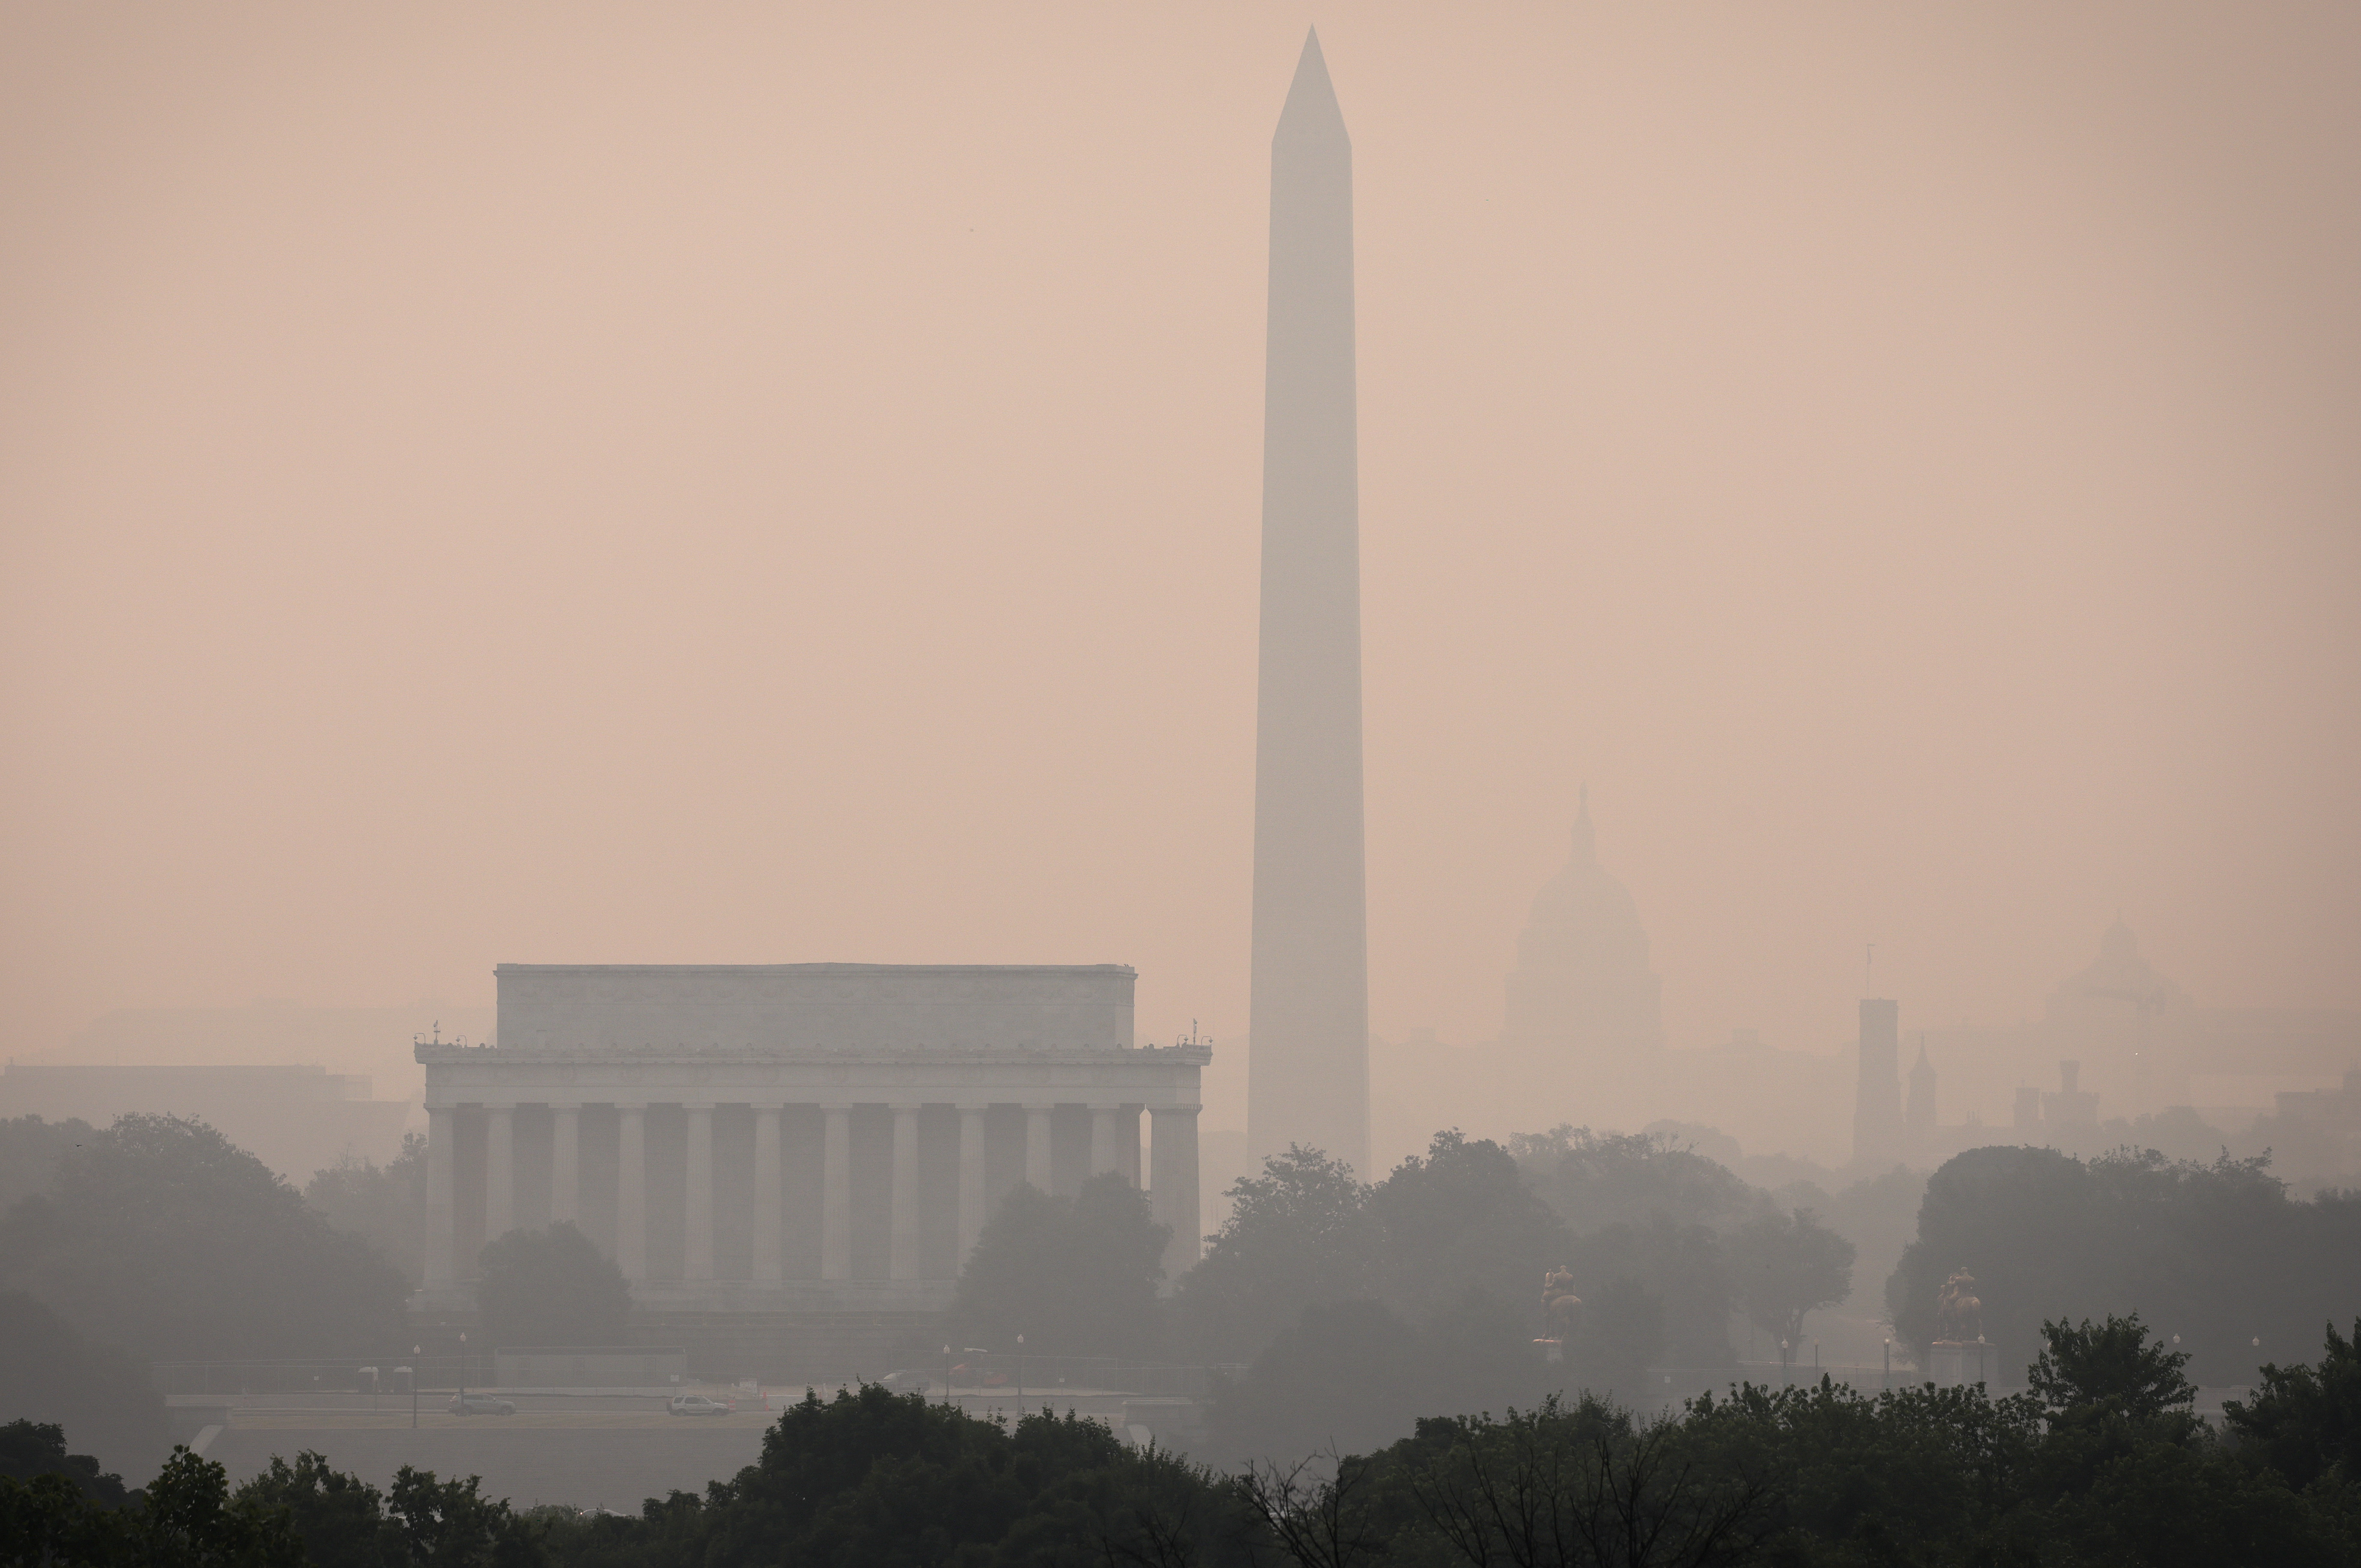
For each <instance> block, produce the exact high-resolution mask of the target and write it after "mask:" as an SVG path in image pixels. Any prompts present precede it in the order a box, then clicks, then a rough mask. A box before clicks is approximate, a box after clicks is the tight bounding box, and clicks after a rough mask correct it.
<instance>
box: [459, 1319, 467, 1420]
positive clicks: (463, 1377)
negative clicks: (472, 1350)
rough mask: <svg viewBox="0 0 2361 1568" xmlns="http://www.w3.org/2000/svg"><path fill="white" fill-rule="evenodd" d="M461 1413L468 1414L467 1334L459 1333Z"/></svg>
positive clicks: (465, 1332) (464, 1332)
mask: <svg viewBox="0 0 2361 1568" xmlns="http://www.w3.org/2000/svg"><path fill="white" fill-rule="evenodd" d="M459 1413H460V1414H461V1415H463V1416H464V1415H466V1414H467V1331H466V1330H464V1329H462V1330H461V1331H460V1332H459Z"/></svg>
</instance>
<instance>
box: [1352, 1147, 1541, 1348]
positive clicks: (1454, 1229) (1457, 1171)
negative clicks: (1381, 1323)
mask: <svg viewBox="0 0 2361 1568" xmlns="http://www.w3.org/2000/svg"><path fill="white" fill-rule="evenodd" d="M1369 1212H1370V1213H1371V1215H1372V1216H1374V1217H1375V1219H1376V1220H1377V1223H1378V1229H1379V1231H1380V1232H1381V1233H1382V1234H1383V1237H1384V1246H1385V1252H1384V1266H1383V1269H1382V1272H1381V1275H1380V1278H1379V1286H1380V1288H1381V1289H1382V1290H1383V1292H1384V1299H1385V1301H1386V1302H1387V1304H1388V1305H1389V1306H1391V1307H1392V1308H1393V1309H1394V1310H1396V1311H1398V1312H1400V1313H1402V1314H1403V1315H1405V1316H1406V1317H1409V1318H1411V1319H1412V1320H1422V1319H1424V1318H1426V1317H1428V1316H1430V1315H1431V1314H1433V1312H1435V1311H1436V1310H1440V1309H1441V1308H1443V1307H1445V1306H1448V1305H1452V1304H1455V1303H1456V1302H1458V1301H1460V1300H1461V1299H1465V1298H1466V1295H1467V1294H1468V1293H1469V1292H1470V1291H1471V1290H1472V1291H1476V1292H1478V1293H1480V1294H1482V1295H1485V1296H1488V1297H1490V1298H1492V1299H1494V1300H1497V1301H1500V1302H1503V1303H1513V1304H1515V1305H1518V1306H1523V1305H1524V1304H1525V1303H1527V1302H1529V1301H1534V1300H1537V1299H1538V1296H1539V1292H1540V1290H1541V1284H1542V1276H1543V1274H1544V1273H1545V1272H1547V1270H1548V1269H1549V1268H1551V1267H1552V1266H1554V1265H1555V1264H1558V1263H1561V1262H1563V1261H1565V1256H1566V1254H1567V1251H1568V1249H1569V1248H1570V1246H1571V1245H1572V1243H1573V1240H1574V1238H1573V1236H1572V1235H1571V1234H1569V1233H1568V1232H1567V1230H1566V1227H1565V1222H1564V1221H1563V1220H1561V1219H1559V1218H1558V1216H1557V1214H1556V1212H1554V1211H1553V1210H1552V1209H1551V1208H1550V1206H1549V1205H1548V1204H1546V1203H1544V1202H1543V1201H1542V1200H1541V1199H1540V1198H1539V1197H1538V1196H1537V1195H1535V1193H1534V1192H1533V1190H1532V1188H1531V1187H1529V1186H1528V1185H1526V1182H1525V1179H1524V1177H1523V1175H1522V1174H1521V1172H1519V1170H1518V1169H1517V1162H1516V1161H1515V1160H1513V1159H1510V1157H1509V1155H1508V1151H1507V1150H1505V1149H1503V1148H1501V1147H1500V1146H1499V1145H1498V1144H1496V1143H1494V1142H1492V1141H1491V1140H1490V1139H1488V1138H1477V1139H1470V1138H1467V1137H1464V1136H1462V1135H1460V1134H1459V1133H1457V1132H1448V1133H1437V1134H1436V1135H1434V1139H1433V1143H1432V1144H1430V1145H1429V1146H1428V1148H1427V1152H1426V1154H1425V1155H1424V1156H1423V1157H1421V1156H1417V1155H1413V1156H1411V1157H1410V1158H1409V1159H1406V1160H1404V1161H1402V1163H1401V1164H1400V1165H1399V1166H1397V1167H1395V1168H1394V1171H1393V1174H1392V1175H1390V1176H1389V1177H1387V1178H1386V1179H1384V1180H1383V1181H1381V1182H1379V1183H1378V1185H1377V1186H1376V1187H1375V1188H1373V1189H1372V1190H1370V1193H1369Z"/></svg>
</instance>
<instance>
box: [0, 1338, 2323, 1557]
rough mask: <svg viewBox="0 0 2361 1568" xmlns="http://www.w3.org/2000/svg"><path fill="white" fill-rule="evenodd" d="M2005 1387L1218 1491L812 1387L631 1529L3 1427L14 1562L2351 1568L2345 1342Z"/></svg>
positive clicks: (0, 1503) (1809, 1400)
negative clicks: (2235, 1370) (2248, 1392)
mask: <svg viewBox="0 0 2361 1568" xmlns="http://www.w3.org/2000/svg"><path fill="white" fill-rule="evenodd" d="M2041 1343H2042V1346H2043V1348H2042V1352H2041V1354H2040V1356H2039V1358H2038V1359H2037V1361H2036V1362H2035V1363H2034V1365H2032V1366H2031V1367H2030V1368H2028V1371H2027V1379H2026V1380H2027V1383H2028V1385H2029V1387H2028V1389H2027V1391H2026V1392H2025V1393H2021V1394H2015V1395H2009V1396H2004V1397H1998V1398H1995V1397H1993V1395H1991V1394H1990V1393H1988V1392H1987V1391H1986V1390H1984V1389H1983V1388H1982V1387H1973V1388H1952V1389H1937V1388H1935V1387H1931V1386H1922V1387H1916V1388H1911V1389H1906V1390H1903V1391H1899V1392H1883V1393H1879V1394H1875V1395H1869V1394H1862V1393H1859V1392H1856V1391H1854V1390H1852V1389H1850V1388H1848V1387H1841V1386H1838V1385H1834V1384H1832V1383H1830V1382H1828V1380H1827V1379H1825V1378H1824V1379H1822V1380H1821V1381H1820V1382H1819V1383H1818V1384H1817V1385H1816V1386H1806V1387H1787V1388H1780V1389H1770V1388H1762V1387H1752V1386H1746V1385H1741V1386H1738V1387H1733V1388H1732V1389H1731V1390H1730V1392H1729V1394H1728V1395H1727V1396H1726V1397H1721V1398H1715V1397H1712V1396H1707V1397H1703V1398H1697V1399H1694V1400H1691V1401H1690V1402H1689V1403H1688V1404H1687V1405H1686V1407H1685V1409H1683V1410H1682V1411H1681V1412H1680V1413H1679V1414H1678V1415H1675V1416H1669V1417H1660V1418H1641V1417H1638V1416H1635V1415H1633V1414H1632V1413H1631V1411H1629V1410H1627V1409H1621V1408H1619V1407H1618V1406H1616V1405H1614V1404H1613V1403H1611V1402H1609V1401H1606V1400H1603V1399H1600V1398H1598V1397H1596V1396H1595V1395H1587V1394H1586V1395H1583V1396H1580V1397H1578V1398H1575V1399H1573V1400H1570V1401H1569V1400H1562V1399H1559V1398H1555V1397H1551V1398H1544V1399H1543V1401H1542V1403H1541V1404H1540V1405H1538V1406H1536V1407H1534V1408H1532V1409H1508V1410H1506V1411H1505V1412H1504V1413H1502V1414H1501V1415H1499V1416H1498V1417H1495V1416H1492V1415H1487V1414H1461V1415H1443V1416H1431V1417H1427V1418H1424V1419H1422V1420H1419V1421H1418V1422H1417V1423H1416V1427H1415V1430H1414V1431H1412V1432H1411V1434H1410V1435H1408V1436H1405V1437H1403V1438H1400V1439H1399V1440H1398V1441H1395V1442H1391V1443H1389V1444H1387V1445H1385V1446H1384V1447H1382V1448H1379V1449H1377V1450H1374V1451H1371V1452H1368V1453H1335V1452H1332V1453H1329V1454H1327V1455H1325V1456H1324V1457H1323V1456H1314V1457H1312V1458H1311V1459H1308V1460H1304V1461H1299V1462H1293V1463H1287V1464H1270V1463H1259V1464H1248V1465H1245V1466H1240V1467H1238V1468H1236V1469H1234V1470H1231V1471H1228V1472H1223V1471H1216V1470H1213V1469H1210V1468H1207V1467H1205V1466H1203V1465H1201V1464H1193V1463H1191V1462H1190V1461H1188V1460H1186V1459H1184V1458H1181V1457H1179V1456H1177V1455H1173V1454H1170V1453H1160V1452H1158V1451H1157V1450H1155V1449H1153V1448H1152V1447H1151V1448H1147V1449H1140V1448H1135V1447H1133V1446H1132V1445H1130V1444H1128V1443H1126V1442H1124V1441H1122V1440H1121V1439H1119V1438H1117V1437H1115V1435H1114V1434H1113V1433H1112V1432H1111V1431H1108V1430H1107V1429H1106V1428H1105V1427H1104V1426H1101V1425H1099V1424H1098V1423H1096V1422H1094V1421H1090V1420H1079V1419H1077V1418H1075V1417H1074V1416H1072V1415H1071V1414H1069V1415H1066V1416H1063V1417H1060V1416H1057V1415H1054V1414H1052V1413H1050V1412H1049V1411H1047V1410H1044V1411H1042V1412H1040V1413H1038V1414H1031V1415H1027V1416H1025V1417H1023V1418H1022V1419H1021V1420H1017V1421H1016V1422H1015V1423H1013V1424H1011V1423H1006V1422H1004V1421H1000V1420H983V1419H980V1418H977V1417H972V1416H969V1415H966V1414H964V1413H962V1412H961V1411H960V1410H958V1409H953V1408H951V1407H950V1406H946V1405H940V1404H929V1403H928V1401H927V1400H926V1398H925V1397H924V1396H922V1395H915V1394H913V1395H895V1394H890V1393H887V1392H886V1391H885V1390H884V1389H883V1388H881V1387H876V1386H874V1385H871V1386H867V1387H862V1388H860V1389H858V1390H857V1391H855V1390H848V1391H845V1392H842V1393H840V1394H839V1395H837V1396H836V1397H835V1398H832V1399H827V1400H823V1399H821V1398H819V1397H818V1395H817V1394H809V1395H807V1397H806V1398H804V1400H803V1401H802V1402H801V1403H799V1404H797V1405H796V1406H794V1407H793V1408H791V1409H788V1410H787V1411H785V1413H784V1414H782V1416H781V1417H780V1419H779V1420H778V1421H777V1422H776V1423H775V1424H774V1426H773V1427H772V1428H771V1429H770V1430H769V1431H767V1432H765V1434H764V1436H763V1452H762V1457H761V1458H760V1460H759V1461H757V1462H756V1463H755V1464H752V1465H750V1466H748V1467H747V1468H746V1469H744V1470H742V1471H741V1472H740V1473H739V1474H738V1475H735V1476H733V1477H730V1479H728V1480H720V1481H716V1482H714V1483H712V1484H711V1485H710V1486H708V1487H707V1488H706V1490H705V1492H704V1493H703V1494H702V1495H698V1494H693V1493H686V1492H676V1493H674V1494H672V1495H671V1496H670V1497H664V1498H651V1499H650V1500H649V1501H648V1502H647V1503H646V1504H645V1506H644V1507H643V1508H642V1510H641V1512H640V1513H639V1514H638V1515H637V1516H636V1517H631V1516H619V1515H585V1514H581V1513H578V1512H575V1511H572V1510H566V1509H553V1508H542V1509H534V1510H531V1511H529V1512H525V1513H522V1514H521V1513H518V1512H516V1511H514V1510H511V1508H509V1507H508V1506H507V1505H506V1504H504V1503H499V1502H493V1501H488V1500H486V1499H484V1498H483V1497H481V1496H480V1494H479V1489H478V1486H477V1485H476V1484H475V1483H474V1482H473V1481H472V1480H470V1481H440V1480H437V1479H436V1478H435V1477H434V1476H433V1475H426V1474H423V1473H420V1472H417V1471H412V1470H407V1469H405V1470H403V1471H402V1472H401V1473H400V1475H398V1476H397V1477H396V1479H395V1482H394V1484H393V1486H392V1487H391V1489H390V1491H389V1492H386V1493H382V1494H381V1493H379V1491H378V1489H377V1488H375V1487H373V1486H368V1485H367V1484H366V1483H363V1482H361V1481H359V1480H357V1479H356V1478H354V1477H352V1476H350V1475H343V1474H341V1473H339V1472H337V1471H335V1469H334V1468H333V1467H332V1466H331V1465H330V1464H329V1463H328V1462H327V1461H326V1460H325V1459H324V1458H323V1457H322V1456H320V1455H318V1454H315V1453H302V1454H299V1455H298V1456H297V1457H296V1459H295V1460H294V1462H293V1463H288V1462H286V1461H284V1460H280V1461H275V1462H274V1463H273V1464H272V1465H271V1467H270V1469H269V1471H268V1472H266V1473H265V1474H263V1475H258V1476H256V1477H254V1478H253V1479H252V1480H250V1481H247V1483H245V1484H244V1485H243V1486H237V1487H235V1488H232V1487H230V1486H228V1485H227V1481H226V1478H225V1475H223V1473H222V1471H221V1468H220V1466H218V1465H214V1464H208V1463H207V1462H206V1461H204V1460H202V1459H199V1458H197V1457H195V1456H193V1455H192V1454H190V1453H187V1451H186V1450H181V1451H177V1452H176V1453H175V1454H174V1456H173V1458H172V1460H171V1461H170V1463H169V1464H167V1465H166V1466H165V1467H164V1469H163V1471H162V1472H161V1473H160V1474H159V1476H158V1477H157V1479H156V1481H155V1482H154V1483H152V1484H151V1485H150V1486H148V1488H146V1489H145V1490H144V1491H143V1492H141V1493H129V1492H126V1490H125V1489H124V1488H123V1487H122V1486H121V1484H120V1482H119V1481H116V1480H115V1478H113V1477H109V1476H104V1475H97V1474H95V1468H96V1467H95V1465H94V1464H91V1463H89V1462H88V1461H86V1460H77V1459H76V1458H75V1457H74V1456H72V1455H70V1454H68V1453H66V1452H65V1445H64V1442H63V1440H62V1435H61V1434H60V1432H59V1431H58V1429H56V1428H55V1427H41V1428H35V1427H31V1426H29V1424H28V1423H24V1422H18V1423H16V1425H15V1426H14V1427H11V1428H6V1429H0V1542H5V1543H6V1544H5V1548H0V1551H5V1557H0V1561H5V1562H8V1563H27V1564H32V1563H41V1564H47V1563H92V1564H98V1565H102V1568H112V1565H115V1564H126V1565H128V1564H149V1563H174V1564H192V1565H193V1564H215V1563H218V1564H224V1565H229V1564H239V1565H244V1564H256V1565H271V1568H277V1565H280V1564H287V1565H290V1568H291V1565H293V1564H296V1563H316V1564H321V1565H324V1568H410V1565H421V1568H423V1565H425V1564H437V1565H440V1564H463V1563H464V1564H500V1565H515V1568H527V1565H538V1564H548V1565H552V1568H557V1565H568V1568H570V1565H577V1564H578V1565H581V1568H642V1565H644V1568H675V1565H677V1568H692V1565H694V1568H733V1565H736V1564H741V1563H742V1564H755V1563H782V1562H784V1563H864V1564H866V1563H887V1564H890V1563H913V1564H916V1563H961V1564H972V1565H974V1568H986V1565H997V1564H1011V1565H1014V1564H1074V1565H1077V1568H1080V1565H1082V1564H1119V1563H1137V1564H1148V1565H1153V1568H1190V1565H1198V1564H1202V1565H1205V1568H1216V1565H1218V1568H1229V1565H1233V1564H1236V1565H1241V1568H1243V1565H1246V1564H1276V1563H1290V1564H1294V1565H1297V1568H1390V1565H1402V1568H1410V1565H1419V1568H1428V1565H1433V1568H1443V1565H1446V1564H1463V1563H1464V1564H1468V1565H1471V1568H1490V1565H1493V1564H1513V1565H1515V1568H1544V1565H1548V1568H1558V1565H1596V1568H1659V1565H1661V1568H1744V1565H1749V1564H1758V1563H1759V1564H1773V1563H1776V1564H1784V1565H1793V1568H1818V1565H1823V1564H1825V1565H1828V1568H1836V1565H1839V1564H1845V1565H1851V1564H1864V1563H1916V1564H1927V1565H1950V1564H1960V1565H1966V1564H1971V1563H2024V1564H2045V1563H2048V1564H2089V1565H2094V1568H2102V1565H2103V1568H2112V1565H2116V1564H2123V1565H2126V1568H2128V1565H2133V1564H2138V1565H2143V1568H2148V1565H2160V1568H2177V1565H2180V1564H2190V1565H2192V1568H2194V1565H2197V1564H2205V1565H2209V1568H2210V1565H2213V1564H2219V1563H2273V1564H2285V1565H2287V1568H2311V1565H2313V1564H2318V1565H2322V1568H2327V1565H2330V1564H2343V1563H2352V1562H2355V1561H2356V1560H2361V1321H2356V1322H2355V1324H2354V1330H2353V1334H2352V1336H2351V1337H2349V1338H2348V1337H2346V1336H2345V1335H2342V1334H2340V1333H2338V1332H2336V1330H2335V1328H2334V1325H2331V1326H2330V1327H2329V1329H2328V1331H2327V1333H2326V1335H2325V1343H2324V1346H2323V1354H2322V1355H2321V1357H2320V1359H2319V1361H2318V1362H2317V1363H2309V1364H2296V1365H2288V1366H2279V1365H2269V1366H2267V1367H2265V1368H2264V1369H2263V1371H2262V1375H2261V1377H2260V1380H2259V1383H2258V1387H2257V1389H2256V1391H2255V1393H2254V1395H2253V1397H2252V1398H2249V1399H2246V1400H2244V1401H2239V1402H2234V1403H2232V1404H2231V1405H2230V1406H2228V1407H2227V1408H2226V1409H2225V1411H2224V1424H2223V1426H2222V1428H2221V1429H2219V1430H2217V1429H2215V1428H2213V1427H2212V1426H2210V1425H2208V1424H2207V1423H2206V1422H2204V1421H2202V1420H2199V1419H2197V1417H2196V1416H2195V1415H2194V1414H2193V1413H2192V1412H2191V1401H2192V1398H2193V1396H2194V1394H2195V1389H2194V1387H2193V1386H2192V1385H2191V1384H2190V1382H2189V1381H2188V1379H2187V1377H2186V1376H2185V1373H2184V1370H2183V1368H2184V1367H2185V1365H2186V1364H2187V1361H2188V1355H2187V1353H2185V1352H2176V1351H2173V1350H2172V1349H2170V1348H2169V1345H2168V1344H2163V1343H2157V1342H2156V1340H2155V1338H2154V1336H2153V1334H2152V1333H2151V1332H2150V1330H2149V1329H2148V1327H2147V1325H2146V1324H2144V1323H2142V1322H2141V1321H2139V1320H2138V1319H2137V1318H2136V1317H2132V1318H2110V1319H2107V1320H2106V1321H2103V1322H2097V1323H2093V1322H2091V1321H2087V1320H2086V1321H2082V1322H2080V1323H2076V1324H2067V1323H2062V1322H2057V1321H2049V1322H2045V1323H2044V1324H2043V1325H2042V1327H2041Z"/></svg>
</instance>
